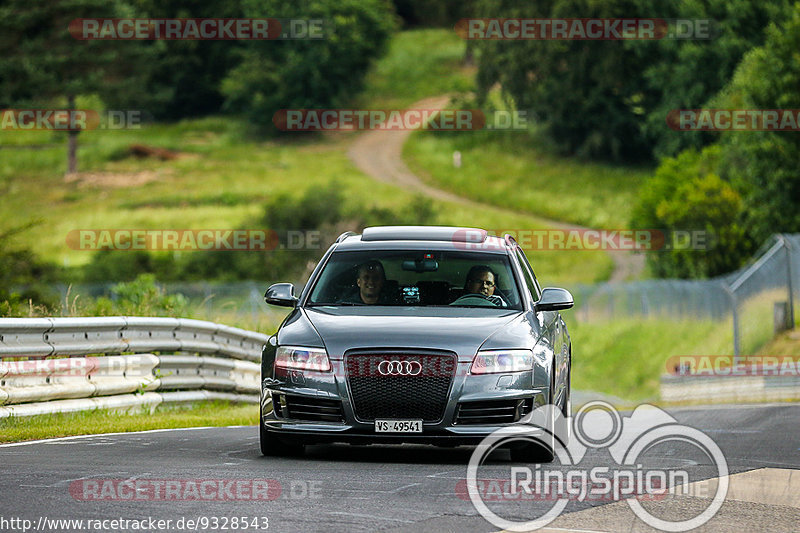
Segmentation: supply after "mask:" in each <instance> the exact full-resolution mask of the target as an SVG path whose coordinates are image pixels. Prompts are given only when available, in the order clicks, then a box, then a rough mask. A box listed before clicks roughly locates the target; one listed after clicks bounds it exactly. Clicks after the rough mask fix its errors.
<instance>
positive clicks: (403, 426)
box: [375, 420, 422, 433]
mask: <svg viewBox="0 0 800 533" xmlns="http://www.w3.org/2000/svg"><path fill="white" fill-rule="evenodd" d="M375 432H376V433H422V420H376V421H375Z"/></svg>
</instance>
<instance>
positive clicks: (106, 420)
mask: <svg viewBox="0 0 800 533" xmlns="http://www.w3.org/2000/svg"><path fill="white" fill-rule="evenodd" d="M257 421H258V406H257V405H235V404H230V403H227V402H208V403H205V404H195V405H191V406H181V407H178V406H167V407H158V408H157V409H156V411H155V413H154V414H150V412H149V410H148V411H143V410H135V411H133V412H128V413H119V412H115V411H84V412H79V413H58V414H52V415H38V416H30V417H20V418H0V442H19V441H24V440H35V439H47V438H53V437H66V436H71V435H93V434H96V433H122V432H129V431H146V430H150V429H170V428H185V427H204V426H251V425H253V424H255V423H256V422H257ZM254 434H255V430H254Z"/></svg>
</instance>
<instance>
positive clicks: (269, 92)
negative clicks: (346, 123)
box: [222, 0, 395, 129]
mask: <svg viewBox="0 0 800 533" xmlns="http://www.w3.org/2000/svg"><path fill="white" fill-rule="evenodd" d="M243 5H244V12H245V14H246V16H248V17H275V18H298V17H301V18H303V19H322V20H323V21H325V22H326V32H327V37H326V38H324V39H292V40H269V41H253V42H249V43H247V46H246V48H245V50H244V51H243V59H242V62H241V63H240V64H239V65H238V66H236V67H235V68H234V69H233V70H232V71H231V72H229V74H228V76H227V77H226V78H225V80H224V82H223V85H222V92H223V93H224V94H225V95H226V97H227V102H226V105H227V108H228V109H230V110H233V111H236V112H242V113H245V114H246V115H247V117H248V118H249V119H250V120H251V121H252V122H253V123H255V124H257V125H259V126H261V127H265V128H266V129H271V125H272V117H273V115H274V113H275V112H276V111H278V110H279V109H292V108H328V107H339V106H342V105H344V104H345V103H346V102H347V101H348V99H349V98H351V97H352V95H353V94H354V93H355V92H357V91H358V90H360V89H361V87H362V84H363V79H364V76H365V75H366V72H367V69H368V67H369V66H370V63H371V61H372V60H373V59H374V58H376V57H378V56H379V55H380V54H382V53H383V51H384V49H385V47H386V43H387V41H388V38H389V35H390V33H391V31H392V29H393V28H394V25H395V24H394V12H393V10H392V7H391V5H390V4H389V3H387V2H386V1H384V0H366V1H359V0H303V1H300V2H294V3H291V4H287V3H285V2H279V1H278V0H267V1H263V0H243Z"/></svg>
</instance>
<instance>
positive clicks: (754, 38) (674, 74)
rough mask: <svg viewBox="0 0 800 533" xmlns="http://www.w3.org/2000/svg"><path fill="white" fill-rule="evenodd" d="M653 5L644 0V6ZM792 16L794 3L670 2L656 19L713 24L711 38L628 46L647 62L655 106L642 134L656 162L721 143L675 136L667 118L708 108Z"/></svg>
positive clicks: (700, 135) (698, 135)
mask: <svg viewBox="0 0 800 533" xmlns="http://www.w3.org/2000/svg"><path fill="white" fill-rule="evenodd" d="M650 3H651V2H649V0H642V4H643V6H649V5H650ZM790 11H791V1H790V0H775V1H772V2H763V1H761V0H739V1H737V2H731V1H729V0H702V1H697V0H678V1H676V2H667V3H665V4H664V5H663V6H660V9H659V11H658V12H656V13H655V14H654V16H658V17H663V18H680V19H684V20H696V21H711V23H710V26H709V30H710V38H709V39H661V40H657V41H628V42H626V43H625V44H626V48H627V49H628V50H629V51H630V52H631V53H633V54H634V55H635V56H637V57H639V58H641V59H644V60H646V64H645V69H644V71H643V73H642V76H643V77H644V79H645V81H646V87H647V92H648V93H650V94H652V95H654V102H655V104H654V105H653V106H651V107H649V108H648V109H647V115H646V117H645V121H644V122H643V124H642V129H643V133H644V136H645V137H646V138H647V142H648V144H649V145H651V146H652V151H653V153H654V154H655V155H656V156H657V157H666V156H674V155H675V154H677V153H678V152H680V151H681V150H683V149H685V148H689V147H694V148H697V149H699V148H701V147H702V146H704V145H707V144H710V143H711V142H714V141H715V140H716V136H714V135H713V134H709V133H702V132H681V131H673V130H671V129H670V128H668V127H666V124H665V117H666V116H667V113H668V112H669V111H671V110H673V109H695V108H700V107H707V106H708V102H709V100H710V99H711V98H712V97H714V95H716V94H717V92H719V91H720V90H721V89H722V88H723V87H724V86H725V84H727V83H728V82H729V81H730V79H731V77H732V76H733V72H734V70H735V69H736V66H737V65H738V64H739V63H740V61H741V60H742V57H743V56H744V54H745V53H746V52H747V51H748V50H751V49H752V48H754V47H755V46H759V45H761V44H763V43H764V39H765V38H766V28H767V26H768V25H769V23H770V22H772V21H779V20H783V19H785V18H786V17H787V16H788V14H789V13H790ZM697 29H699V30H702V27H699V28H697Z"/></svg>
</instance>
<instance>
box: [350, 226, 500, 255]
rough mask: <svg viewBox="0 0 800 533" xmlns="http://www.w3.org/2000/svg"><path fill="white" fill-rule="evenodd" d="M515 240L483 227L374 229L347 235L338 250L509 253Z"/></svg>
mask: <svg viewBox="0 0 800 533" xmlns="http://www.w3.org/2000/svg"><path fill="white" fill-rule="evenodd" d="M512 242H513V240H508V239H501V238H499V237H496V236H494V235H489V233H488V232H487V231H486V230H484V229H480V228H467V227H456V226H373V227H369V228H366V229H364V231H363V233H361V234H360V235H359V234H357V233H353V232H346V233H343V234H342V235H341V236H340V237H339V238H338V239H337V240H336V243H337V247H336V248H337V250H338V249H345V250H379V249H382V250H390V249H394V250H396V249H412V250H417V249H420V250H424V249H435V250H465V251H477V252H489V253H508V250H509V249H510V248H511V243H512Z"/></svg>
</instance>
